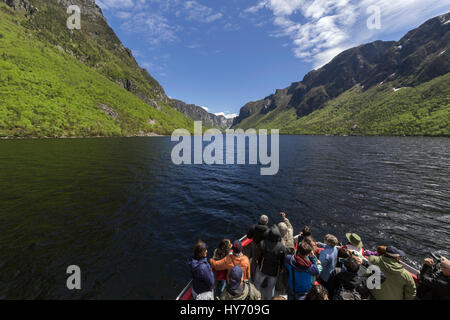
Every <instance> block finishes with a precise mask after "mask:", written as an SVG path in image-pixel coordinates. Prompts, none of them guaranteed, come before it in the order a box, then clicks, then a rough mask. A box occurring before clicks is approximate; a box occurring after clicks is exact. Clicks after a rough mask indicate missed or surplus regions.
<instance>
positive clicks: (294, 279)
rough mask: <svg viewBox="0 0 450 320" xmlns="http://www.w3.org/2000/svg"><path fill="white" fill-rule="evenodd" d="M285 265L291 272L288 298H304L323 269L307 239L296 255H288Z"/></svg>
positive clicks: (301, 244) (300, 245)
mask: <svg viewBox="0 0 450 320" xmlns="http://www.w3.org/2000/svg"><path fill="white" fill-rule="evenodd" d="M285 267H286V270H287V271H288V272H289V289H288V299H289V300H304V299H305V296H306V294H307V293H308V292H309V290H310V289H311V287H312V285H313V284H314V283H315V282H316V276H318V275H319V274H320V271H322V267H321V266H320V264H318V261H317V258H316V256H315V255H314V253H313V247H312V246H311V245H310V244H308V243H307V242H306V241H302V242H301V243H300V244H299V246H298V249H297V253H296V254H295V255H287V256H286V258H285Z"/></svg>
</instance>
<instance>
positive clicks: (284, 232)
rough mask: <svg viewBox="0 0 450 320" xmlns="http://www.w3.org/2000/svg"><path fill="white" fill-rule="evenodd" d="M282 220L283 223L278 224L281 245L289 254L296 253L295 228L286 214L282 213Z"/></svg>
mask: <svg viewBox="0 0 450 320" xmlns="http://www.w3.org/2000/svg"><path fill="white" fill-rule="evenodd" d="M280 215H281V219H283V222H280V223H279V224H278V229H279V230H280V234H281V243H282V244H283V245H284V247H285V248H286V252H287V254H294V253H295V243H294V228H293V227H292V225H291V222H290V221H289V219H288V218H286V213H284V212H281V213H280Z"/></svg>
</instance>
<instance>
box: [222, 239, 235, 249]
mask: <svg viewBox="0 0 450 320" xmlns="http://www.w3.org/2000/svg"><path fill="white" fill-rule="evenodd" d="M231 246H232V244H231V240H230V239H223V240H222V241H220V244H219V250H221V251H223V252H227V251H228V250H230V249H231Z"/></svg>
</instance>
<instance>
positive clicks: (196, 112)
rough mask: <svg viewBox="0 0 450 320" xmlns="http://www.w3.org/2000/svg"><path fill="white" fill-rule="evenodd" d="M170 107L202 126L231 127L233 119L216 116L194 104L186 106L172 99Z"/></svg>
mask: <svg viewBox="0 0 450 320" xmlns="http://www.w3.org/2000/svg"><path fill="white" fill-rule="evenodd" d="M171 105H172V106H173V107H174V108H175V109H177V110H178V111H180V112H181V113H182V114H184V115H186V116H187V117H189V118H191V119H192V120H195V121H202V122H203V124H204V126H208V127H213V128H220V129H228V128H230V127H231V126H232V125H233V119H228V118H225V117H224V116H216V115H215V114H212V113H209V112H207V111H206V110H205V109H203V108H202V107H199V106H196V105H195V104H187V103H185V102H183V101H180V100H176V99H172V101H171Z"/></svg>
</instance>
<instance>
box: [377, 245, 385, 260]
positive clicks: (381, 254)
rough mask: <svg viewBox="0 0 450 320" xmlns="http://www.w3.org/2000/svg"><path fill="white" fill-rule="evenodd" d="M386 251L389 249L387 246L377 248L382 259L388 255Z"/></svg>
mask: <svg viewBox="0 0 450 320" xmlns="http://www.w3.org/2000/svg"><path fill="white" fill-rule="evenodd" d="M386 249H387V247H386V246H379V247H378V248H377V253H378V255H379V256H380V257H381V256H384V254H385V253H386Z"/></svg>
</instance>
